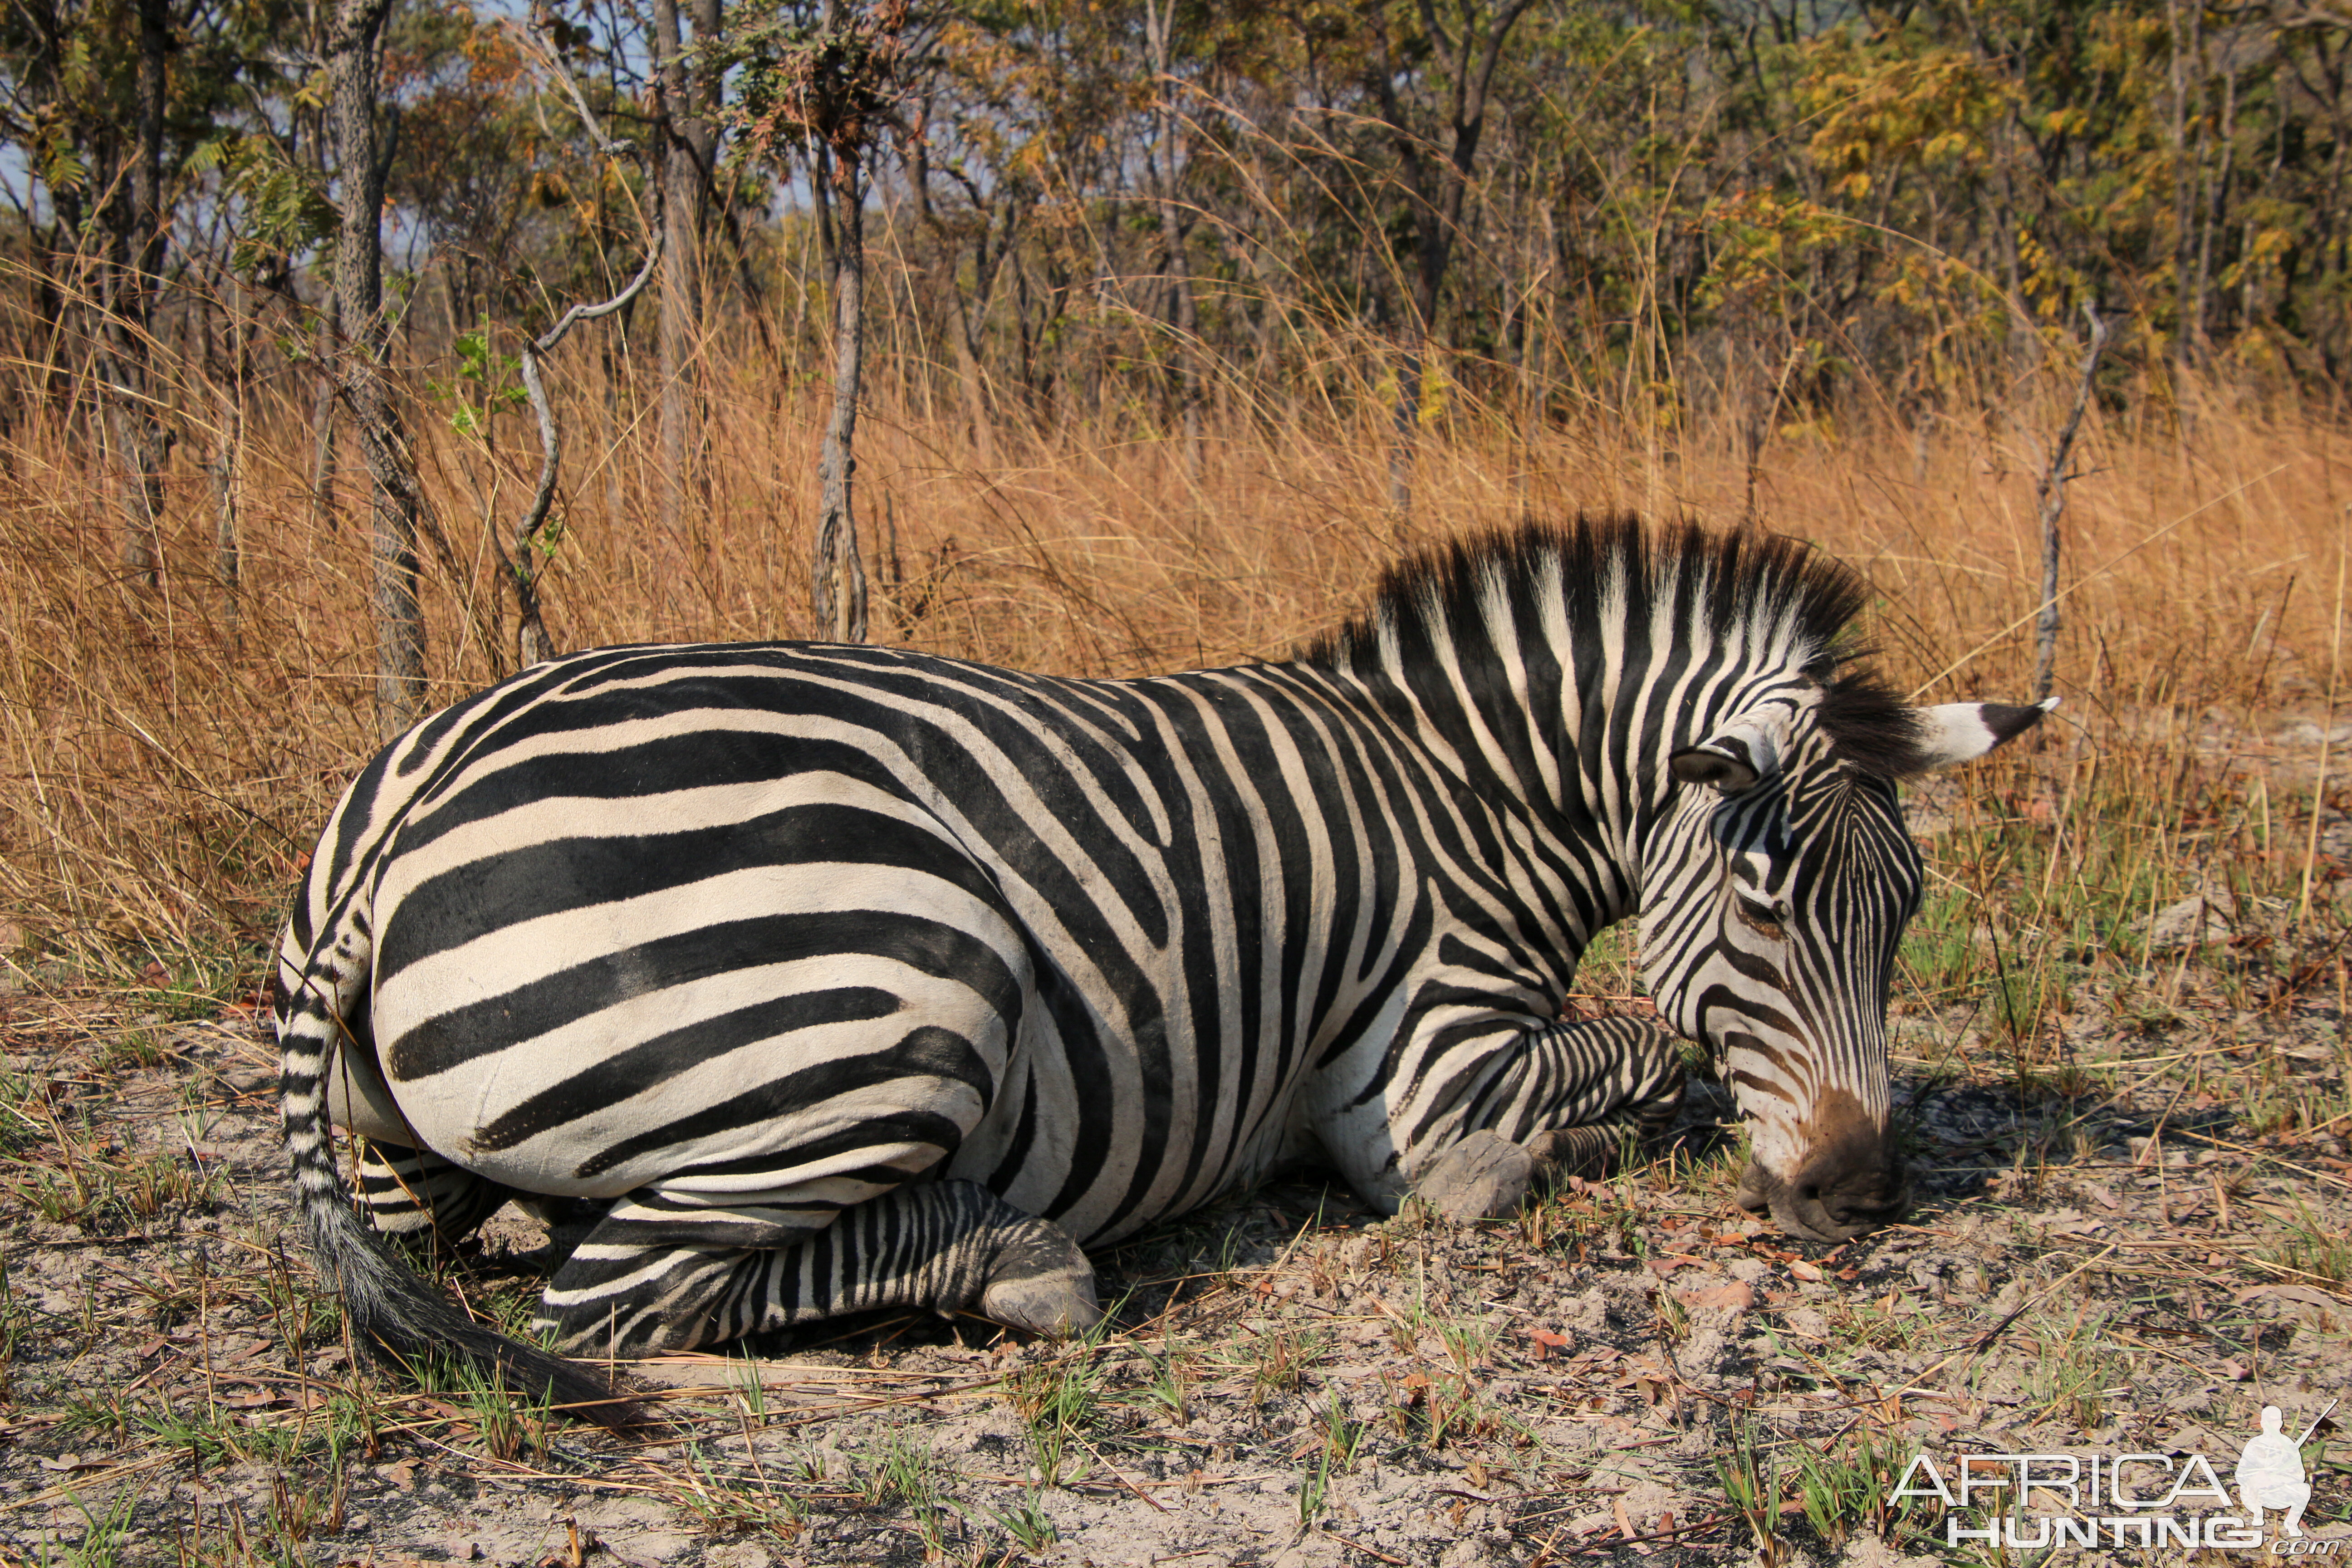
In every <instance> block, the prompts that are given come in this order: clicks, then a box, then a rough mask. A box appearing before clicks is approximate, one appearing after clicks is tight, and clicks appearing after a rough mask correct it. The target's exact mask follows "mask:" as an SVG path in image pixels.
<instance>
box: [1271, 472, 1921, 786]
mask: <svg viewBox="0 0 2352 1568" xmlns="http://www.w3.org/2000/svg"><path fill="white" fill-rule="evenodd" d="M1621 564H1622V568H1623V579H1624V582H1625V584H1626V588H1627V592H1626V600H1625V604H1624V616H1625V619H1626V620H1627V622H1628V623H1629V624H1633V625H1641V624H1646V623H1647V622H1648V621H1649V619H1650V618H1651V617H1652V616H1654V615H1657V614H1659V613H1661V612H1662V611H1672V612H1675V613H1676V614H1677V615H1678V616H1685V615H1687V614H1688V608H1689V606H1690V605H1692V604H1693V603H1694V602H1696V604H1698V605H1700V606H1701V607H1702V608H1703V609H1704V611H1705V613H1706V620H1707V622H1708V623H1709V624H1711V625H1714V626H1725V627H1729V626H1736V625H1738V624H1741V623H1743V622H1748V623H1754V622H1757V621H1761V622H1766V623H1784V622H1788V623H1793V630H1794V634H1795V637H1796V638H1797V640H1798V641H1799V642H1800V643H1801V644H1802V645H1805V646H1807V647H1810V648H1811V654H1810V656H1809V657H1808V658H1805V660H1804V661H1803V665H1804V668H1805V670H1806V672H1807V673H1808V674H1810V675H1811V676H1812V677H1813V678H1814V679H1818V680H1820V681H1821V682H1822V685H1823V686H1824V687H1825V688H1826V691H1825V692H1824V695H1823V700H1822V706H1821V710H1820V721H1821V725H1822V731H1824V732H1825V733H1826V734H1827V735H1828V736H1829V737H1830V741H1831V743H1832V748H1833V750H1834V754H1835V755H1836V756H1837V757H1839V758H1840V759H1841V760H1842V761H1844V762H1846V763H1850V764H1852V765H1853V766H1854V767H1857V768H1860V769H1862V770H1864V771H1865V772H1868V773H1878V774H1882V775H1885V776H1889V777H1899V776H1901V775H1903V774H1906V773H1916V772H1918V771H1919V770H1920V768H1921V766H1922V765H1923V763H1922V759H1921V757H1920V755H1919V744H1918V723H1917V721H1916V719H1915V718H1914V717H1913V716H1912V710H1911V709H1910V707H1909V706H1908V705H1907V704H1906V702H1905V701H1904V700H1903V698H1902V695H1901V694H1900V693H1899V692H1897V691H1896V690H1895V689H1894V688H1893V687H1892V686H1891V685H1889V684H1888V683H1887V681H1886V679H1885V677H1884V676H1883V675H1881V674H1880V673H1879V672H1878V671H1877V670H1876V669H1875V668H1872V667H1871V666H1869V665H1867V664H1865V663H1864V662H1862V659H1863V657H1864V653H1865V652H1866V650H1864V649H1860V648H1854V647H1840V646H1839V639H1840V638H1841V637H1843V635H1844V634H1845V632H1846V630H1847V628H1848V627H1849V626H1851V625H1852V624H1853V620H1854V618H1855V617H1856V616H1858V615H1860V614H1861V612H1862V608H1863V606H1864V605H1865V604H1866V603H1867V602H1868V600H1869V597H1870V586H1869V584H1867V583H1866V582H1864V579H1863V577H1862V575H1861V574H1859V573H1857V572H1855V571H1854V570H1853V568H1852V567H1850V566H1848V565H1846V564H1845V563H1843V562H1840V561H1836V560H1833V559H1832V558H1831V557H1829V556H1827V555H1824V554H1822V553H1821V552H1818V551H1816V550H1814V549H1813V548H1812V546H1811V545H1810V544H1808V543H1806V542H1804V541H1802V540H1800V539H1792V538H1790V537H1789V536H1787V535H1784V534H1763V533H1711V532H1708V531H1706V530H1704V529H1702V528H1700V527H1699V526H1698V525H1697V524H1696V523H1692V522H1684V523H1680V524H1676V525H1674V526H1671V527H1668V528H1664V529H1660V530H1656V531H1652V530H1649V529H1647V528H1644V527H1643V524H1642V522H1641V521H1640V520H1639V519H1637V518H1634V517H1632V516H1629V515H1623V514H1619V515H1611V516H1602V517H1591V516H1587V515H1583V514H1579V515H1578V516H1576V517H1575V518H1574V519H1572V520H1570V521H1568V522H1566V523H1564V524H1563V523H1522V524H1520V525H1519V526H1517V527H1516V528H1507V529H1497V530H1492V531H1486V532H1483V533H1476V534H1472V535H1469V536H1467V537H1465V538H1462V539H1458V540H1455V541H1454V542H1451V543H1448V544H1444V545H1440V546H1438V547H1437V548H1435V549H1433V550H1430V551H1426V552H1423V553H1421V554H1418V555H1415V556H1413V557H1411V558H1409V559H1408V560H1406V561H1404V562H1402V563H1399V564H1397V565H1394V566H1391V567H1390V568H1389V569H1388V570H1387V571H1386V572H1385V573H1383V574H1381V580H1380V584H1379V585H1378V587H1377V588H1375V589H1374V591H1373V595H1372V602H1371V604H1370V607H1368V608H1367V609H1365V610H1364V611H1363V612H1362V613H1361V614H1359V615H1357V616H1352V617H1351V618H1349V620H1348V621H1346V622H1345V623H1343V624H1342V625H1341V626H1339V627H1338V628H1337V629H1335V630H1333V631H1330V632H1328V633H1326V634H1325V635H1323V636H1322V637H1318V638H1316V639H1315V640H1314V641H1313V642H1311V643H1309V644H1307V646H1306V647H1303V648H1302V649H1300V650H1299V654H1298V657H1299V658H1302V659H1305V660H1307V662H1310V663H1315V664H1322V665H1327V666H1330V667H1334V668H1370V667H1371V666H1373V665H1375V664H1376V663H1377V662H1378V660H1379V658H1380V651H1379V650H1380V646H1381V637H1382V633H1383V631H1384V630H1385V631H1387V632H1388V633H1389V634H1390V635H1391V636H1395V637H1399V640H1401V641H1402V642H1403V643H1405V644H1406V645H1407V646H1412V645H1415V644H1422V643H1426V642H1432V641H1436V640H1451V641H1454V642H1455V643H1456V644H1457V646H1459V644H1460V641H1461V639H1462V637H1463V636H1464V634H1465V633H1471V634H1485V636H1484V637H1482V638H1481V640H1486V639H1487V638H1491V641H1492V643H1493V644H1494V645H1499V646H1502V647H1507V646H1509V645H1510V643H1511V642H1512V641H1513V640H1514V637H1515V635H1516V634H1515V633H1514V632H1513V630H1512V628H1511V626H1509V625H1501V626H1492V625H1490V621H1491V620H1492V618H1493V617H1492V616H1491V615H1490V609H1489V606H1490V605H1491V604H1492V602H1493V600H1494V598H1495V596H1496V594H1497V593H1498V592H1499V594H1500V595H1502V597H1503V598H1504V599H1505V601H1506V602H1507V604H1508V605H1510V606H1511V609H1512V612H1513V618H1524V619H1530V620H1531V619H1532V616H1533V613H1534V608H1535V605H1536V604H1537V602H1538V599H1537V595H1538V587H1539V585H1540V584H1542V583H1543V581H1544V579H1545V578H1546V577H1547V576H1548V575H1558V576H1559V577H1560V578H1561V579H1562V580H1563V581H1564V582H1565V584H1566V585H1567V592H1566V594H1565V595H1563V597H1564V600H1565V603H1566V606H1567V611H1568V616H1569V621H1570V627H1569V630H1570V638H1571V641H1572V644H1573V645H1574V646H1576V647H1579V648H1583V647H1598V643H1599V631H1600V622H1601V596H1600V595H1599V594H1598V593H1597V592H1595V591H1593V589H1592V585H1594V584H1599V583H1601V582H1602V581H1604V580H1605V579H1606V578H1607V577H1609V576H1610V575H1612V574H1613V573H1614V571H1615V570H1616V569H1617V568H1618V567H1619V566H1620V565H1621Z"/></svg>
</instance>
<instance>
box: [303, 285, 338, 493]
mask: <svg viewBox="0 0 2352 1568" xmlns="http://www.w3.org/2000/svg"><path fill="white" fill-rule="evenodd" d="M341 304H342V300H341V297H340V295H339V294H337V292H336V291H335V290H333V289H329V290H328V291H327V297H326V299H325V300H322V301H320V306H319V330H318V333H317V336H318V353H317V355H316V361H317V364H318V370H319V395H318V399H317V401H316V402H315V403H313V404H312V405H311V408H310V432H311V436H310V439H311V446H310V526H311V527H312V528H314V529H317V528H320V527H322V526H323V527H324V528H326V529H328V530H330V531H331V530H332V529H334V528H335V527H336V526H337V524H338V523H339V522H340V521H341V518H342V513H341V511H339V510H336V507H335V468H336V462H337V457H336V452H335V421H336V418H337V410H336V407H335V401H336V400H335V382H336V380H337V378H338V377H339V376H340V375H341V363H342V362H341V353H342V342H343V312H342V310H341Z"/></svg>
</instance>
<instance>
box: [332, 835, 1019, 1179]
mask: <svg viewBox="0 0 2352 1568" xmlns="http://www.w3.org/2000/svg"><path fill="white" fill-rule="evenodd" d="M893 901H898V902H902V903H903V902H908V901H916V902H919V904H920V906H921V907H920V909H919V911H918V910H908V909H904V908H899V909H892V908H890V907H888V906H889V904H890V903H892V902H893ZM632 906H635V907H632ZM714 908H716V909H721V910H727V911H728V913H729V914H730V916H732V917H733V918H732V919H730V921H727V922H725V923H723V924H717V925H714V924H711V923H710V921H709V910H712V909H714ZM399 918H400V917H399V914H398V913H397V912H395V914H394V918H393V920H392V921H387V923H386V928H385V939H386V946H392V945H394V944H395V943H396V942H398V940H399V938H400V935H401V933H400V931H399V927H398V921H399ZM991 939H993V940H991ZM1011 943H1012V939H1011V933H1010V931H1009V930H1008V929H1007V928H1006V927H1005V926H1004V924H1003V921H1002V919H1001V917H1000V916H999V915H998V914H997V912H996V911H995V910H992V909H991V908H989V907H988V906H986V905H985V904H983V903H982V902H980V901H979V900H975V899H973V898H971V896H970V895H968V894H966V893H964V892H963V891H962V890H961V889H959V888H955V887H953V886H951V885H948V884H945V883H941V882H939V881H936V880H933V879H925V878H920V877H911V878H910V877H908V876H907V875H905V874H903V873H901V874H900V875H898V876H897V877H895V878H889V879H884V878H878V877H877V876H876V875H875V868H871V867H863V866H855V865H852V866H824V865H816V866H800V867H793V868H755V869H752V870H749V871H743V872H737V873H730V874H728V875H724V876H720V877H717V878H712V879H706V880H705V881H703V882H700V883H696V884H691V885H690V886H688V887H687V888H683V889H668V890H665V891H664V892H662V893H659V894H656V895H651V896H649V897H648V898H646V899H644V900H619V901H616V902H614V903H611V904H604V905H596V906H591V907H589V908H587V909H584V910H567V911H563V912H562V913H559V914H552V915H549V916H546V917H543V918H541V919H539V920H533V921H521V922H517V923H516V924H513V925H509V926H505V927H500V928H498V929H495V930H493V931H489V932H488V933H487V934H485V935H483V936H481V937H478V938H477V939H475V940H473V941H471V942H465V943H461V944H458V945H457V946H453V947H450V948H447V949H445V950H442V951H439V952H432V953H430V955H429V956H426V957H424V958H421V959H417V960H415V961H413V962H410V963H406V964H405V965H404V966H403V967H401V968H400V969H399V970H398V971H397V972H396V973H393V974H390V975H388V976H385V977H383V978H381V979H380V980H379V983H378V985H377V987H376V991H375V997H374V1012H373V1026H374V1032H375V1037H376V1038H377V1040H378V1041H379V1042H381V1043H382V1044H381V1051H380V1055H381V1059H382V1061H383V1068H384V1069H385V1073H386V1076H387V1079H388V1087H389V1097H390V1098H391V1099H392V1100H394V1101H396V1103H397V1109H398V1110H399V1112H400V1113H401V1115H402V1117H403V1118H404V1123H405V1125H406V1126H407V1127H408V1128H410V1129H413V1130H414V1135H415V1139H416V1140H418V1141H421V1142H423V1143H424V1144H425V1146H426V1147H428V1148H431V1149H433V1150H434V1151H435V1152H438V1153H440V1154H442V1155H444V1156H445V1157H446V1158H448V1159H450V1160H453V1161H455V1162H457V1163H459V1164H461V1165H463V1166H465V1167H466V1168H467V1169H468V1170H471V1171H474V1172H477V1173H479V1174H481V1175H484V1176H487V1177H489V1178H490V1179H492V1180H494V1181H498V1182H500V1183H503V1184H507V1185H509V1186H512V1187H516V1188H519V1189H520V1190H522V1191H525V1192H530V1193H541V1194H551V1195H562V1196H578V1197H592V1198H609V1197H614V1196H618V1195H619V1194H623V1193H626V1192H631V1191H635V1190H637V1189H639V1188H644V1187H658V1188H660V1189H662V1190H663V1191H665V1192H667V1193H670V1194H674V1195H677V1196H680V1197H686V1196H688V1194H702V1195H703V1200H707V1201H710V1202H714V1203H716V1202H733V1203H749V1202H753V1201H757V1200H758V1199H759V1198H760V1197H761V1195H762V1194H791V1195H792V1197H793V1201H803V1200H805V1199H807V1198H808V1196H809V1195H810V1194H812V1193H813V1192H816V1191H819V1190H823V1191H826V1192H832V1191H835V1190H836V1189H837V1190H838V1191H839V1192H840V1194H842V1195H841V1197H840V1199H839V1201H856V1195H857V1192H858V1191H863V1190H866V1189H870V1190H871V1191H880V1190H883V1189H884V1188H885V1187H887V1186H888V1185H891V1184H895V1182H896V1181H897V1180H902V1179H904V1178H905V1177H906V1176H908V1175H913V1174H916V1173H919V1172H921V1171H923V1170H925V1169H927V1168H928V1167H929V1166H931V1165H932V1164H934V1163H937V1162H939V1161H940V1159H941V1158H942V1157H943V1156H946V1155H949V1154H951V1153H952V1152H954V1151H955V1149H956V1148H957V1147H958V1146H959V1145H960V1144H961V1141H962V1139H963V1138H964V1137H965V1136H966V1135H967V1134H969V1132H970V1131H971V1129H972V1128H973V1127H974V1126H975V1125H976V1124H977V1123H978V1122H979V1121H980V1120H981V1118H982V1116H983V1115H984V1114H985V1112H986V1110H987V1107H988V1104H989V1102H990V1100H992V1098H993V1096H994V1094H995V1091H996V1087H997V1085H998V1083H999V1082H1000V1080H1001V1079H1002V1077H1003V1070H1004V1064H1005V1058H1006V1055H1007V1046H1008V1037H1009V1027H1008V1020H1007V1018H1006V1016H1005V1007H1006V1005H1007V1004H1008V1002H1010V1004H1011V1005H1012V1006H1013V1008H1014V1009H1016V1010H1017V1007H1018V1000H1017V999H1018V995H1019V991H1020V986H1019V978H1018V976H1017V974H1015V973H1013V970H1012V968H1011V967H1010V966H1009V965H1008V962H1007V961H1006V960H1005V959H1004V958H1003V956H1002V953H1003V949H1004V947H1005V946H1006V945H1007V944H1011ZM1011 950H1012V951H1013V952H1014V953H1015V954H1016V955H1017V954H1018V952H1019V951H1020V950H1019V948H1018V946H1017V944H1012V949H1011ZM1018 962H1019V960H1018V959H1017V957H1016V959H1015V960H1014V961H1013V963H1018ZM845 1184H846V1185H845ZM698 1201H702V1200H698Z"/></svg>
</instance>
